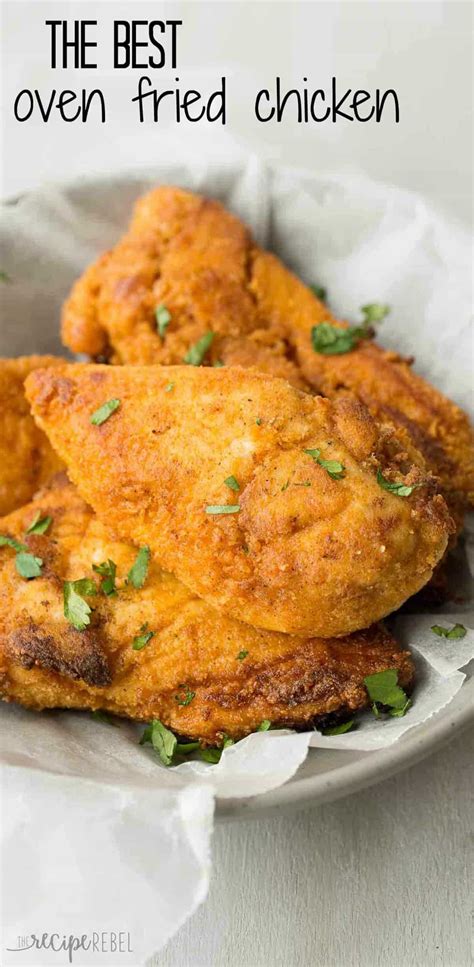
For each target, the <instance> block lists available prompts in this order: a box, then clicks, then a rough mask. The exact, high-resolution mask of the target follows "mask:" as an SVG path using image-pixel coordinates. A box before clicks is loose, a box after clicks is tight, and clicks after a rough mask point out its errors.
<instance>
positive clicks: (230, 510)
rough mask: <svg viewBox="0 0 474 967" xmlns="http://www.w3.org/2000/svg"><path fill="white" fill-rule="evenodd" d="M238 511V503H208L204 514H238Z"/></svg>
mask: <svg viewBox="0 0 474 967" xmlns="http://www.w3.org/2000/svg"><path fill="white" fill-rule="evenodd" d="M239 511H240V504H208V506H207V507H206V514H213V515H214V516H216V515H217V514H238V513H239Z"/></svg>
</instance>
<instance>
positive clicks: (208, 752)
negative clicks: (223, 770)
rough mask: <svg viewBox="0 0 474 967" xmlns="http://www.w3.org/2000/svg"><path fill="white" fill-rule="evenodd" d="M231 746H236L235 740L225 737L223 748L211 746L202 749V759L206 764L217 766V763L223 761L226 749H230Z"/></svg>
mask: <svg viewBox="0 0 474 967" xmlns="http://www.w3.org/2000/svg"><path fill="white" fill-rule="evenodd" d="M230 745H234V740H233V739H229V738H228V737H227V736H224V739H223V742H222V745H221V746H211V747H210V748H207V749H201V751H200V753H199V755H200V758H201V759H203V760H204V762H210V763H211V765H217V763H218V762H220V761H221V758H222V753H223V751H224V749H228V748H229V746H230Z"/></svg>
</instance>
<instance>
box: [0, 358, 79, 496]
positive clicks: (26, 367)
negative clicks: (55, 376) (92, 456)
mask: <svg viewBox="0 0 474 967" xmlns="http://www.w3.org/2000/svg"><path fill="white" fill-rule="evenodd" d="M61 362H64V360H60V359H57V358H56V357H55V356H21V357H20V358H18V359H0V514H1V515H3V514H8V513H10V511H12V510H15V508H16V507H21V505H22V504H25V503H26V502H27V501H28V500H30V498H31V497H32V496H33V494H34V492H35V490H37V489H38V487H41V486H43V484H44V483H45V482H46V481H47V480H48V478H49V477H50V476H51V475H52V474H54V473H56V472H57V471H58V470H59V469H60V468H61V467H62V466H63V465H62V463H61V461H60V459H59V457H57V456H56V454H55V453H54V450H53V449H52V447H51V444H50V443H49V440H48V439H47V437H45V435H44V433H42V432H41V430H40V429H39V428H38V427H37V425H36V423H35V421H34V420H33V417H32V416H31V413H30V407H29V405H28V403H27V401H26V398H25V392H24V386H23V383H24V381H25V379H26V377H27V376H28V373H31V372H32V371H33V370H34V369H37V368H38V367H39V366H56V365H57V364H58V363H61Z"/></svg>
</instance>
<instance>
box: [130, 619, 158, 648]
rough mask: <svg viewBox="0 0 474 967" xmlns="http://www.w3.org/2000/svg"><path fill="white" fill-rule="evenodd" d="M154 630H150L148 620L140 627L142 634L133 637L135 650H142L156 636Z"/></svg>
mask: <svg viewBox="0 0 474 967" xmlns="http://www.w3.org/2000/svg"><path fill="white" fill-rule="evenodd" d="M154 635H155V632H154V631H148V622H147V621H146V622H145V624H144V625H142V626H141V628H140V634H139V635H136V637H135V638H134V639H133V644H132V648H133V650H134V651H141V650H142V648H144V647H145V645H147V644H148V642H149V641H151V639H152V638H153V637H154Z"/></svg>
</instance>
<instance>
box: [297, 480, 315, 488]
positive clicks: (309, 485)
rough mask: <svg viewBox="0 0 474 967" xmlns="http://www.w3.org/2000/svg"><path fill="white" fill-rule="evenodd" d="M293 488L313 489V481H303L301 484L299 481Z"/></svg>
mask: <svg viewBox="0 0 474 967" xmlns="http://www.w3.org/2000/svg"><path fill="white" fill-rule="evenodd" d="M293 487H311V480H303V481H302V482H301V483H300V482H299V481H298V480H297V481H295V483H294V484H293Z"/></svg>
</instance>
